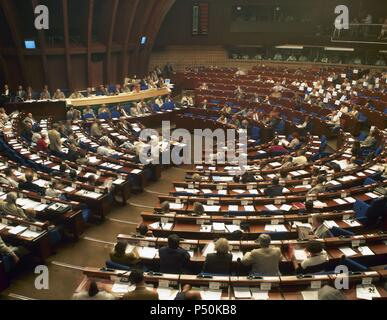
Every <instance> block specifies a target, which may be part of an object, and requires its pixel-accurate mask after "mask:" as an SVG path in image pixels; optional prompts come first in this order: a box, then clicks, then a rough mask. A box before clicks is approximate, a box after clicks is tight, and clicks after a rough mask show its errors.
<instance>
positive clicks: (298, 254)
mask: <svg viewBox="0 0 387 320" xmlns="http://www.w3.org/2000/svg"><path fill="white" fill-rule="evenodd" d="M294 257H295V258H296V260H298V261H304V260H305V259H307V258H308V255H307V253H306V251H305V250H304V249H295V250H294Z"/></svg>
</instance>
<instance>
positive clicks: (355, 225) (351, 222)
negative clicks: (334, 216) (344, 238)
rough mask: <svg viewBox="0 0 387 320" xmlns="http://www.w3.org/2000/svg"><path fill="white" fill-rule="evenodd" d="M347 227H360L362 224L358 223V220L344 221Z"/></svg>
mask: <svg viewBox="0 0 387 320" xmlns="http://www.w3.org/2000/svg"><path fill="white" fill-rule="evenodd" d="M343 221H344V222H345V223H346V224H347V225H349V226H350V227H359V226H361V224H360V223H359V222H357V221H356V220H343Z"/></svg>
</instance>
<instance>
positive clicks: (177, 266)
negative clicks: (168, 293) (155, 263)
mask: <svg viewBox="0 0 387 320" xmlns="http://www.w3.org/2000/svg"><path fill="white" fill-rule="evenodd" d="M179 244H180V238H179V236H177V235H176V234H171V235H170V236H169V237H168V246H164V247H161V248H160V249H159V256H160V272H162V273H174V274H180V273H182V271H183V269H184V267H185V266H186V265H187V264H188V262H189V261H190V255H189V253H188V251H187V250H184V249H183V248H180V247H179Z"/></svg>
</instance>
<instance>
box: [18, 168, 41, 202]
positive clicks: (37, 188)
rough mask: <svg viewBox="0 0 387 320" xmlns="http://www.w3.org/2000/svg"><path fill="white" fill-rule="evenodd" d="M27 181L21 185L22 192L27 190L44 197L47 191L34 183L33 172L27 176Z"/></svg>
mask: <svg viewBox="0 0 387 320" xmlns="http://www.w3.org/2000/svg"><path fill="white" fill-rule="evenodd" d="M25 178H26V181H24V182H21V183H19V188H20V189H22V190H27V191H31V192H35V193H37V194H38V195H40V196H44V195H45V193H46V190H45V189H44V188H42V187H40V186H38V185H36V184H35V183H33V180H34V175H33V173H32V172H27V173H26V175H25Z"/></svg>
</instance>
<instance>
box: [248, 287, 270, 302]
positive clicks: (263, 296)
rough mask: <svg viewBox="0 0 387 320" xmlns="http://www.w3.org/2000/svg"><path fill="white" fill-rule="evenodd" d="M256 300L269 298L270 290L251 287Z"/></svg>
mask: <svg viewBox="0 0 387 320" xmlns="http://www.w3.org/2000/svg"><path fill="white" fill-rule="evenodd" d="M250 291H251V294H252V296H253V299H254V300H268V299H269V291H263V290H260V289H258V288H250Z"/></svg>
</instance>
